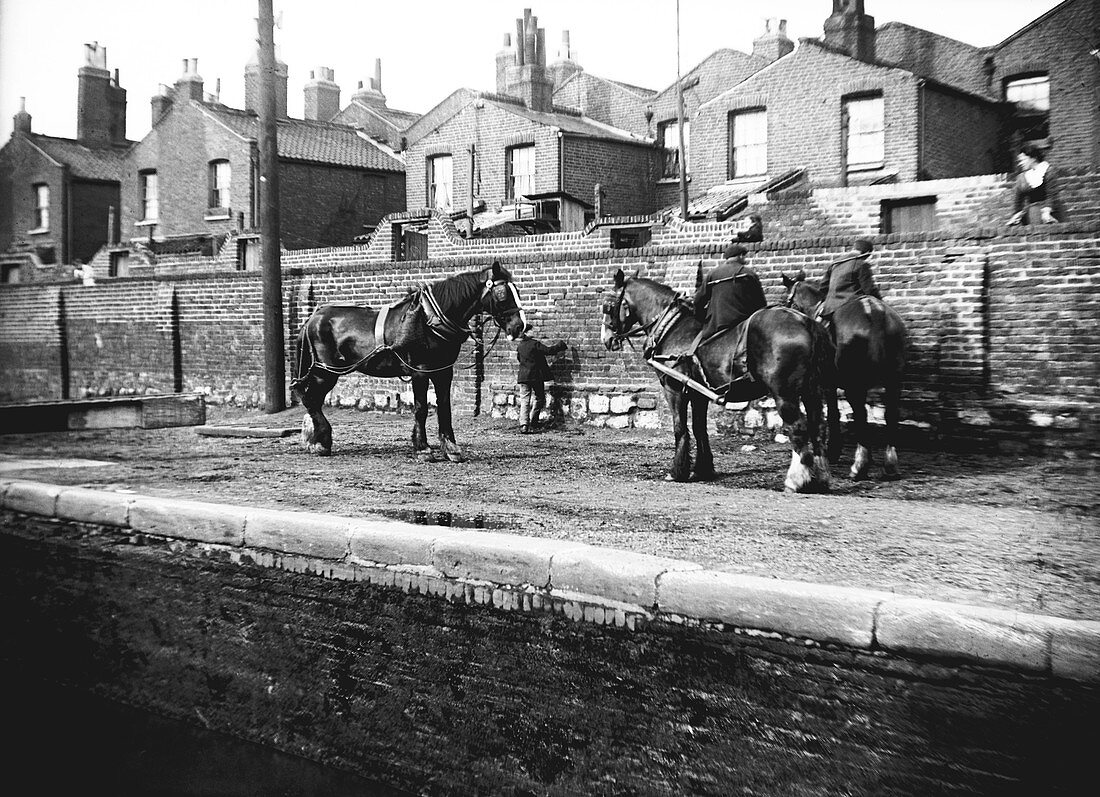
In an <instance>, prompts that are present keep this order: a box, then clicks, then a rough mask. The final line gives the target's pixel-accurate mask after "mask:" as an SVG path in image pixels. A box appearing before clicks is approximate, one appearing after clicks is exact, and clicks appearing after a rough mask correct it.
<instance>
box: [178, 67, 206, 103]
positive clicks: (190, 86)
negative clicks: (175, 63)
mask: <svg viewBox="0 0 1100 797" xmlns="http://www.w3.org/2000/svg"><path fill="white" fill-rule="evenodd" d="M173 96H174V99H177V100H181V101H184V100H198V101H199V102H202V101H203V100H204V99H205V97H204V96H203V93H202V76H201V75H200V74H199V59H198V58H191V59H190V60H189V59H187V58H184V59H183V74H182V75H180V76H179V77H178V78H177V79H176V90H175V92H174V95H173Z"/></svg>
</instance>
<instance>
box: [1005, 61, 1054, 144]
mask: <svg viewBox="0 0 1100 797" xmlns="http://www.w3.org/2000/svg"><path fill="white" fill-rule="evenodd" d="M1005 99H1006V100H1007V101H1008V102H1010V103H1012V120H1011V123H1010V134H1011V137H1012V138H1013V139H1014V140H1013V141H1012V142H1011V144H1012V146H1014V147H1019V146H1020V145H1021V144H1024V143H1026V142H1028V141H1036V140H1038V139H1045V138H1047V137H1048V136H1049V120H1050V77H1049V76H1047V75H1027V76H1018V77H1014V78H1009V79H1008V80H1006V81H1005Z"/></svg>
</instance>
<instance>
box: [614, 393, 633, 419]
mask: <svg viewBox="0 0 1100 797" xmlns="http://www.w3.org/2000/svg"><path fill="white" fill-rule="evenodd" d="M632 409H634V397H633V396H612V397H611V401H610V403H609V411H610V412H611V413H612V414H613V415H622V414H623V413H627V412H630V411H631V410H632Z"/></svg>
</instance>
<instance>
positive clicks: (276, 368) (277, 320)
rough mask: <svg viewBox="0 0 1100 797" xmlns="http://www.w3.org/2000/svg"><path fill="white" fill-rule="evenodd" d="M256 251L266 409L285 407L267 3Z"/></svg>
mask: <svg viewBox="0 0 1100 797" xmlns="http://www.w3.org/2000/svg"><path fill="white" fill-rule="evenodd" d="M259 2H260V17H259V19H258V20H257V24H258V26H259V39H258V42H259V45H260V53H259V62H260V137H259V145H260V186H259V193H260V252H261V263H262V265H263V286H264V287H263V304H264V410H265V411H266V412H268V413H275V412H282V411H283V410H285V409H286V385H285V383H286V353H285V349H286V346H285V343H284V339H283V274H282V262H281V258H280V253H279V157H278V153H279V147H278V130H277V127H276V122H277V118H276V115H275V31H274V28H275V19H274V14H273V12H272V8H271V0H259Z"/></svg>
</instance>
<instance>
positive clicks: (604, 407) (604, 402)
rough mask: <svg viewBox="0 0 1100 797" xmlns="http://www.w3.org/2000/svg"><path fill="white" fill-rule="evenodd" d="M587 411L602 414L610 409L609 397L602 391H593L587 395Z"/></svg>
mask: <svg viewBox="0 0 1100 797" xmlns="http://www.w3.org/2000/svg"><path fill="white" fill-rule="evenodd" d="M588 411H589V412H591V413H596V414H600V415H602V414H604V413H607V412H610V411H611V399H610V398H608V397H607V396H605V395H603V394H602V393H593V394H592V395H590V396H589V397H588Z"/></svg>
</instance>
